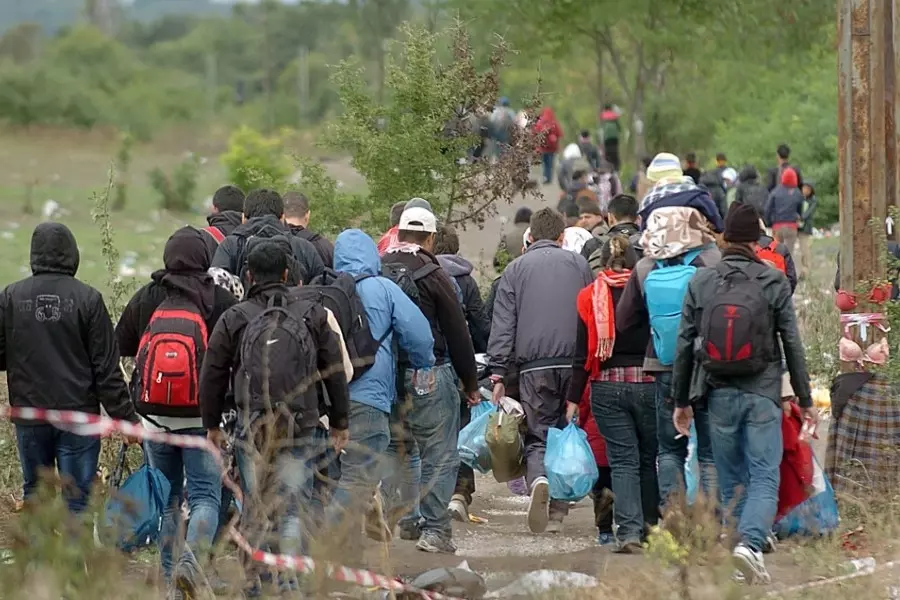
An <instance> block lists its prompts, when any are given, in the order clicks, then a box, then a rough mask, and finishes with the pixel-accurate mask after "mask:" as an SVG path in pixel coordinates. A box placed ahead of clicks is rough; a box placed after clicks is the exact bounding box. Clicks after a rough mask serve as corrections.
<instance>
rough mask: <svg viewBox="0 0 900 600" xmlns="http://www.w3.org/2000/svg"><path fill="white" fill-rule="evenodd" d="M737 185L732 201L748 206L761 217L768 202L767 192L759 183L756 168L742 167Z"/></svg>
mask: <svg viewBox="0 0 900 600" xmlns="http://www.w3.org/2000/svg"><path fill="white" fill-rule="evenodd" d="M738 180H739V183H738V186H737V189H736V190H735V192H734V201H735V202H737V203H739V204H749V205H750V206H752V207H753V208H755V209H756V212H758V213H759V216H760V217H762V216H763V214H765V212H766V203H768V201H769V192H768V191H767V190H766V188H764V187H763V185H762V184H761V183H760V182H759V173H758V172H757V170H756V167H753V166H748V167H744V169H743V170H742V171H741V174H740V176H739V177H738Z"/></svg>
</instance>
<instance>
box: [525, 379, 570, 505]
mask: <svg viewBox="0 0 900 600" xmlns="http://www.w3.org/2000/svg"><path fill="white" fill-rule="evenodd" d="M571 381H572V369H571V368H568V369H565V368H563V369H542V370H540V371H528V372H525V373H522V374H521V375H520V376H519V395H520V396H521V398H520V400H519V402H520V403H521V404H522V408H523V409H525V424H526V425H527V427H528V430H527V432H526V433H525V468H526V473H525V478H526V480H527V481H528V487H529V489H530V488H531V486H533V485H534V481H535V479H537V478H538V477H546V476H547V472H546V470H545V469H544V455H545V454H546V453H547V432H548V431H549V430H550V428H552V427H560V428H561V427H564V426H565V421H566V412H565V406H564V405H565V397H566V392H568V390H569V383H571ZM550 512H551V513H553V514H558V513H562V514H563V515H565V514H566V513H568V512H569V503H568V502H558V501H554V500H551V502H550Z"/></svg>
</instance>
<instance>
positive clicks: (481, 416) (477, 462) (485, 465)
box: [456, 402, 494, 473]
mask: <svg viewBox="0 0 900 600" xmlns="http://www.w3.org/2000/svg"><path fill="white" fill-rule="evenodd" d="M493 412H494V405H493V404H491V403H490V402H481V403H480V404H476V405H475V406H473V407H472V413H471V414H472V419H471V421H469V424H468V425H466V426H465V427H463V428H462V431H460V432H459V440H458V441H457V443H456V449H457V451H458V452H459V459H460V460H461V461H462V462H463V463H465V464H467V465H468V466H470V467H472V468H473V469H475V470H476V471H478V472H479V473H487V472H489V471H490V470H491V451H490V450H489V449H488V445H487V442H486V441H485V439H484V432H485V431H486V430H487V426H488V420H489V419H490V418H491V413H493Z"/></svg>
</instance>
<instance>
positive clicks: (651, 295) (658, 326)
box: [644, 248, 705, 366]
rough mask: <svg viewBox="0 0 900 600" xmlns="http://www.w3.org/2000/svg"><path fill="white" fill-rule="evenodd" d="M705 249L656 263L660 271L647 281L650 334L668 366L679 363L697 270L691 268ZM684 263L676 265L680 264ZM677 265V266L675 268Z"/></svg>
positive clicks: (649, 275) (658, 352)
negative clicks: (684, 315)
mask: <svg viewBox="0 0 900 600" xmlns="http://www.w3.org/2000/svg"><path fill="white" fill-rule="evenodd" d="M703 250H705V248H698V249H696V250H691V251H690V252H686V253H684V254H682V255H681V256H679V257H675V258H672V259H668V260H658V261H656V267H654V269H653V270H652V271H650V273H649V274H648V275H647V279H645V280H644V298H645V300H646V302H647V312H648V313H649V314H650V334H651V336H652V338H653V349H654V350H655V351H656V358H657V359H659V362H660V363H661V364H663V365H665V366H672V364H673V363H674V362H675V344H676V343H677V341H678V325H679V323H681V305H682V304H684V295H685V294H686V293H687V288H688V284H689V283H690V281H691V278H692V277H693V276H694V273H696V272H697V267H695V266H693V265H691V263H692V262H693V261H694V259H695V258H697V257H698V256H700V253H701V252H703ZM679 259H680V262H676V261H679ZM672 263H674V264H672Z"/></svg>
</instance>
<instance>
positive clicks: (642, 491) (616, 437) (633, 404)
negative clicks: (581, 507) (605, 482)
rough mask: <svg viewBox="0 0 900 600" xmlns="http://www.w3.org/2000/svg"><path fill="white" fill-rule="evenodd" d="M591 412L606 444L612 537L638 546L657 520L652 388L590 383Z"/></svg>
mask: <svg viewBox="0 0 900 600" xmlns="http://www.w3.org/2000/svg"><path fill="white" fill-rule="evenodd" d="M591 412H592V413H593V415H594V420H595V421H596V422H597V427H598V428H599V429H600V433H601V434H602V435H603V437H604V438H605V439H606V456H607V457H608V458H609V466H610V468H611V469H612V490H613V493H614V494H615V495H616V508H615V514H616V524H617V525H618V526H619V529H618V531H617V534H616V536H617V537H618V539H619V540H621V541H622V542H623V543H625V542H640V541H641V540H642V539H643V537H644V532H645V530H646V525H647V524H648V523H649V524H650V525H654V524H656V522H657V521H658V520H659V488H658V484H657V479H656V456H657V437H656V406H655V390H654V384H652V383H608V382H602V381H598V382H595V383H593V384H592V385H591Z"/></svg>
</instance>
